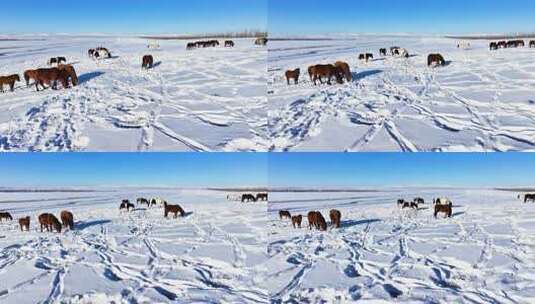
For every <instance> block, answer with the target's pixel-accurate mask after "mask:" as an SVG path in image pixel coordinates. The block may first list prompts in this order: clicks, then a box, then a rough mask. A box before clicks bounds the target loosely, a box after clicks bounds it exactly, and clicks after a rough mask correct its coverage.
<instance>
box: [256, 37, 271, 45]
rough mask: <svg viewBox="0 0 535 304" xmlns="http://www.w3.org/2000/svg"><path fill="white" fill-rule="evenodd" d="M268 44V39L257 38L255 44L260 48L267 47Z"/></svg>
mask: <svg viewBox="0 0 535 304" xmlns="http://www.w3.org/2000/svg"><path fill="white" fill-rule="evenodd" d="M267 43H268V39H267V38H266V37H260V38H256V40H255V42H254V44H255V45H260V46H265V45H267Z"/></svg>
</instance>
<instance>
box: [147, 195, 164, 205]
mask: <svg viewBox="0 0 535 304" xmlns="http://www.w3.org/2000/svg"><path fill="white" fill-rule="evenodd" d="M164 202H165V200H164V199H161V198H159V197H155V198H153V199H151V200H150V204H151V205H163V203H164Z"/></svg>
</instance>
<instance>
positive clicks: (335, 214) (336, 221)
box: [329, 209, 342, 228]
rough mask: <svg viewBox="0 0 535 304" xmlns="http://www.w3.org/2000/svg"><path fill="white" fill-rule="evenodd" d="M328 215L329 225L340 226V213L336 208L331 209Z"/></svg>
mask: <svg viewBox="0 0 535 304" xmlns="http://www.w3.org/2000/svg"><path fill="white" fill-rule="evenodd" d="M329 217H330V218H331V225H332V226H334V227H335V228H340V220H341V218H342V213H341V212H340V211H338V210H336V209H333V210H331V211H330V212H329Z"/></svg>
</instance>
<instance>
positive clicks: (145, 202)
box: [136, 197, 156, 207]
mask: <svg viewBox="0 0 535 304" xmlns="http://www.w3.org/2000/svg"><path fill="white" fill-rule="evenodd" d="M153 201H154V200H153ZM136 204H138V205H139V204H141V205H147V207H150V205H152V203H151V202H149V200H148V199H146V198H142V197H140V198H138V199H136ZM154 204H156V201H154Z"/></svg>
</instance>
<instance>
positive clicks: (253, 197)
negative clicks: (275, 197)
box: [227, 192, 268, 203]
mask: <svg viewBox="0 0 535 304" xmlns="http://www.w3.org/2000/svg"><path fill="white" fill-rule="evenodd" d="M227 200H228V201H240V202H242V203H249V202H258V201H267V200H268V194H267V193H266V192H260V193H256V194H253V193H242V194H239V195H231V194H229V195H227Z"/></svg>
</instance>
